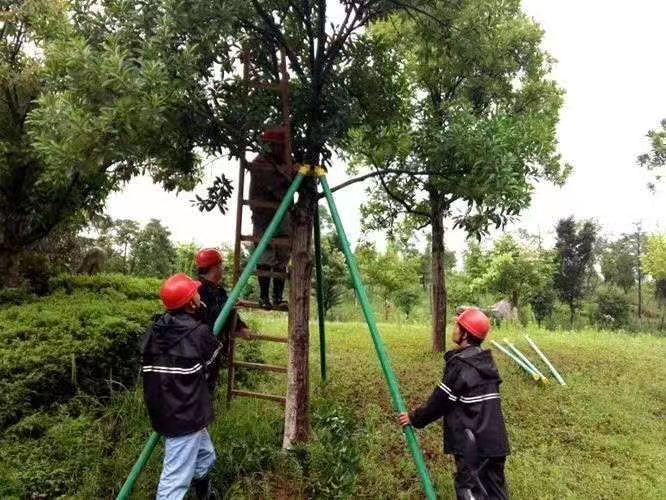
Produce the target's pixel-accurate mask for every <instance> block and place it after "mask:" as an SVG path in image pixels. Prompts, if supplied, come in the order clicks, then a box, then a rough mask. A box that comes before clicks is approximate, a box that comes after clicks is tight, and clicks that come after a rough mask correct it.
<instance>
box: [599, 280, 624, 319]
mask: <svg viewBox="0 0 666 500" xmlns="http://www.w3.org/2000/svg"><path fill="white" fill-rule="evenodd" d="M629 310H630V304H629V299H627V295H626V294H625V293H624V292H622V291H621V290H620V289H618V288H616V287H612V286H608V287H604V288H602V289H601V290H599V292H598V293H597V308H596V321H597V323H598V324H599V325H600V326H603V327H606V328H621V327H622V326H624V325H626V324H627V322H628V321H629Z"/></svg>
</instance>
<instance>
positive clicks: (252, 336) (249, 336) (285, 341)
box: [236, 333, 289, 344]
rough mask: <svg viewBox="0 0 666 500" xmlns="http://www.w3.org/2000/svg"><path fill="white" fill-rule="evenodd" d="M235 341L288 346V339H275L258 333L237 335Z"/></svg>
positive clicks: (272, 336)
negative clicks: (276, 343) (261, 341)
mask: <svg viewBox="0 0 666 500" xmlns="http://www.w3.org/2000/svg"><path fill="white" fill-rule="evenodd" d="M236 339H238V340H263V341H266V342H280V343H282V344H288V343H289V339H288V338H287V337H276V336H274V335H261V334H258V333H248V334H245V335H243V336H241V335H237V336H236Z"/></svg>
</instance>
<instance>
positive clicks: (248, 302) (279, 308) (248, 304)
mask: <svg viewBox="0 0 666 500" xmlns="http://www.w3.org/2000/svg"><path fill="white" fill-rule="evenodd" d="M236 307H244V308H246V309H264V308H263V307H261V306H260V305H259V303H258V302H252V301H251V300H239V301H238V302H236ZM268 310H269V311H284V312H288V311H289V305H288V304H283V305H280V306H277V307H276V306H273V307H271V308H270V309H268Z"/></svg>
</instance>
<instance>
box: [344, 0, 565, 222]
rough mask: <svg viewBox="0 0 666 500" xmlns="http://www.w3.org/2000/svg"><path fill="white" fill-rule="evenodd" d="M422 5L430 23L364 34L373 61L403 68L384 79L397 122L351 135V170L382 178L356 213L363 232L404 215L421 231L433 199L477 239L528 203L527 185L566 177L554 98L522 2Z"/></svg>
mask: <svg viewBox="0 0 666 500" xmlns="http://www.w3.org/2000/svg"><path fill="white" fill-rule="evenodd" d="M430 5H431V7H430V9H431V13H432V17H431V18H427V19H424V20H419V21H418V22H415V21H414V20H413V19H412V18H411V17H409V16H406V15H402V16H394V17H392V18H391V19H390V20H389V21H386V22H382V23H378V24H376V25H375V26H374V27H373V29H372V30H371V36H372V39H373V40H374V41H375V43H376V44H377V46H378V47H380V48H381V50H382V52H381V54H380V55H378V57H383V58H386V56H385V52H386V51H388V53H389V54H391V53H395V54H397V55H396V56H395V57H396V58H397V59H398V60H399V61H401V64H397V65H391V66H390V67H389V68H387V72H388V71H390V72H391V73H394V74H393V75H392V76H387V77H386V78H390V79H391V80H392V81H395V82H396V88H397V89H398V90H399V93H398V94H397V95H396V97H395V99H396V100H398V101H399V102H398V103H397V104H394V107H397V108H398V109H401V110H402V112H403V115H402V117H401V119H400V120H392V121H391V122H389V123H381V124H380V126H379V128H373V127H372V124H368V125H364V126H362V127H359V128H357V129H356V130H355V132H354V135H353V139H354V141H353V142H352V143H351V151H352V153H353V158H354V159H355V161H356V163H357V165H362V166H369V167H372V168H374V169H376V170H378V171H385V172H386V174H385V175H380V176H378V181H377V184H378V187H381V188H383V189H373V190H372V191H370V192H371V195H372V196H371V201H370V203H368V204H366V205H365V212H364V215H365V216H366V222H367V223H368V224H369V225H370V226H372V227H387V225H388V224H390V223H392V222H394V221H395V219H396V218H400V217H401V216H404V215H407V216H408V219H407V220H411V221H412V222H413V224H412V227H413V226H416V227H419V226H424V225H427V224H429V218H430V217H431V211H430V205H431V204H432V201H433V199H437V201H438V202H439V203H441V208H442V210H443V211H444V212H445V213H449V212H450V213H451V216H452V217H453V218H454V220H455V222H456V225H459V226H461V227H464V228H465V229H466V230H467V231H468V232H469V233H470V234H475V235H477V234H482V233H483V232H484V231H485V230H486V228H487V227H488V225H497V226H500V225H502V224H504V223H505V222H506V221H507V220H509V219H510V217H511V216H514V215H516V214H518V213H519V212H520V210H521V209H522V208H524V207H525V206H527V205H529V202H530V199H531V191H532V188H531V186H532V182H534V181H535V180H537V179H541V178H545V179H548V180H551V181H555V182H562V181H563V179H564V178H565V177H566V174H567V173H568V167H566V166H565V165H563V164H562V162H561V159H560V156H559V154H558V152H557V139H556V125H557V122H558V116H559V109H560V107H561V104H562V91H561V90H560V89H559V87H558V86H557V85H556V84H555V83H554V82H553V81H552V80H550V79H549V77H548V73H549V71H550V66H551V58H550V56H549V55H548V54H546V53H545V52H543V51H542V49H541V48H540V43H541V38H542V31H541V28H540V27H539V26H538V25H537V24H536V23H534V21H532V20H531V19H530V18H528V17H527V16H526V15H525V14H524V13H523V12H522V11H521V9H520V2H518V1H511V2H500V1H497V0H484V1H475V2H470V1H465V2H456V3H452V2H445V1H437V2H431V3H430ZM480 17H483V18H484V20H485V21H484V23H483V24H482V25H480V24H479V22H478V19H479V18H480ZM383 60H384V59H382V61H383ZM396 71H397V73H396ZM458 201H459V202H460V203H459V204H458V205H457V209H456V207H454V205H455V203H456V202H458Z"/></svg>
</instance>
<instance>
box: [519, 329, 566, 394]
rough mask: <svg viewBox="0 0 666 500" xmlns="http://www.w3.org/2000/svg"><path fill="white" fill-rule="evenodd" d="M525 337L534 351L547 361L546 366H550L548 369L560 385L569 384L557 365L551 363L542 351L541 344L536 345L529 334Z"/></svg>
mask: <svg viewBox="0 0 666 500" xmlns="http://www.w3.org/2000/svg"><path fill="white" fill-rule="evenodd" d="M525 338H526V339H527V343H528V344H529V345H530V347H531V348H532V349H534V352H536V353H537V354H538V355H539V357H540V358H541V360H542V361H543V362H544V363H546V366H548V369H549V370H550V373H552V374H553V377H555V379H556V380H557V381H558V382H559V384H560V385H567V384H566V382H565V381H564V379H563V378H562V375H560V373H559V372H558V371H557V370H556V369H555V366H554V365H553V363H551V362H550V361H549V360H548V358H547V357H546V355H545V354H544V353H543V352H541V349H539V346H538V345H536V342H534V341H533V340H532V339H531V338H529V337H528V336H527V335H525Z"/></svg>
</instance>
